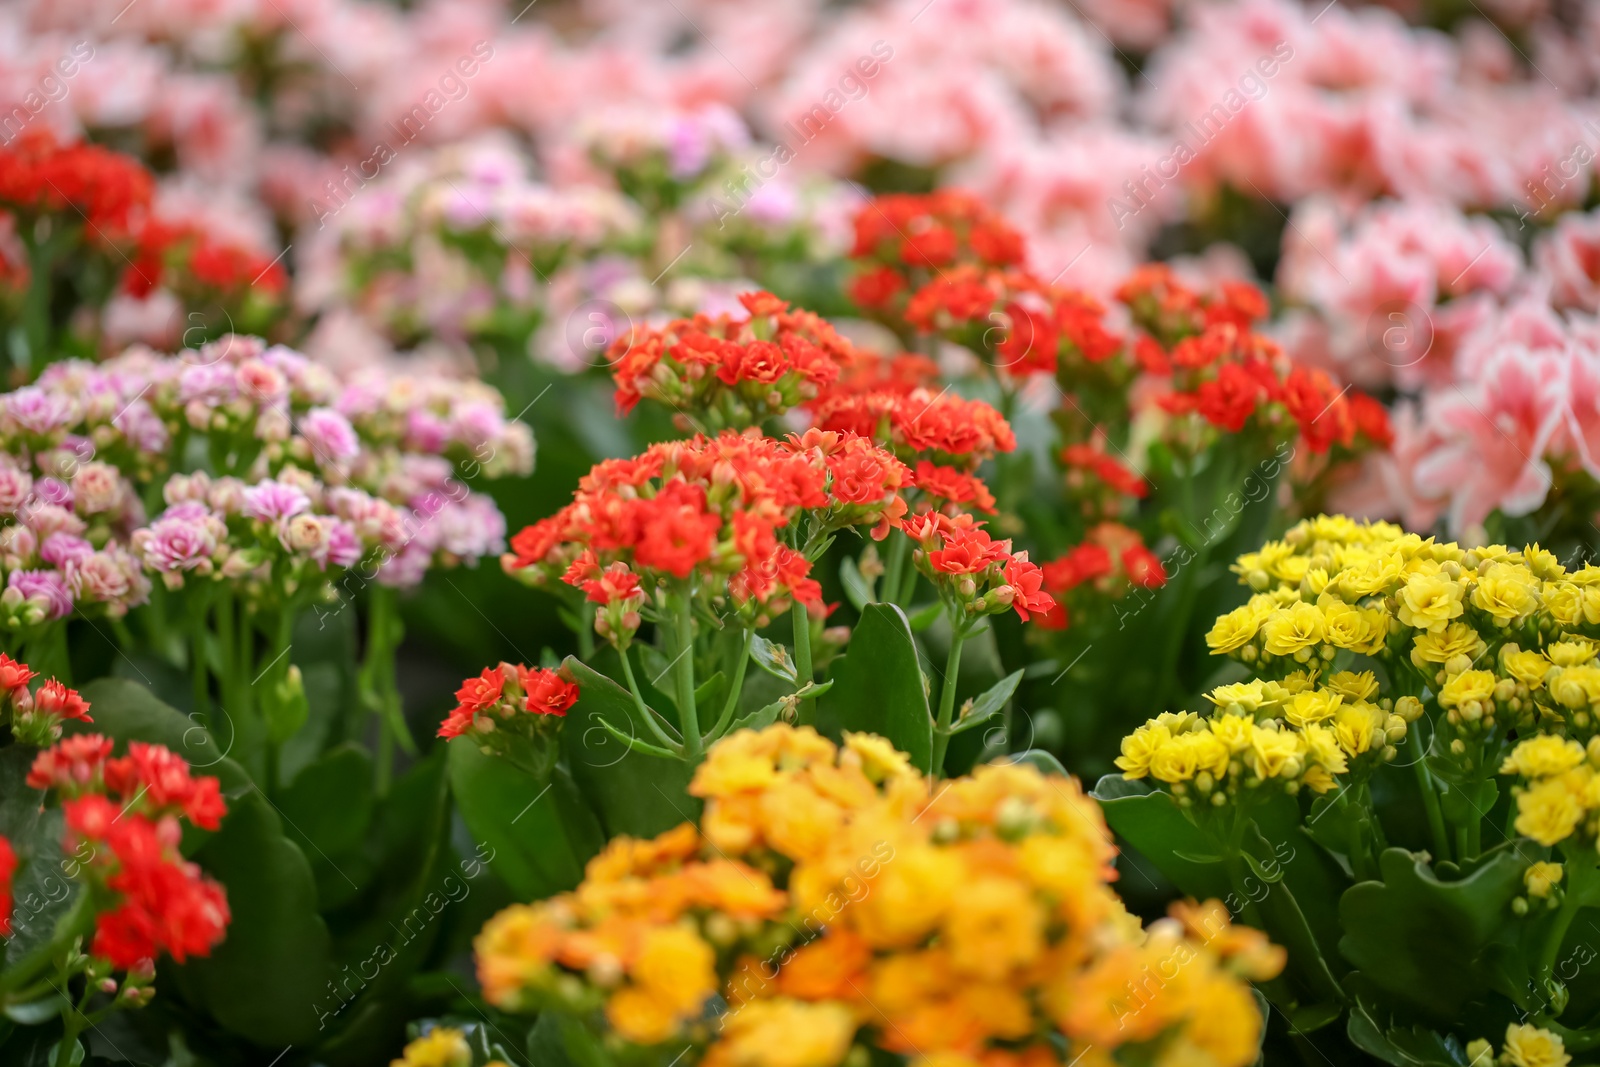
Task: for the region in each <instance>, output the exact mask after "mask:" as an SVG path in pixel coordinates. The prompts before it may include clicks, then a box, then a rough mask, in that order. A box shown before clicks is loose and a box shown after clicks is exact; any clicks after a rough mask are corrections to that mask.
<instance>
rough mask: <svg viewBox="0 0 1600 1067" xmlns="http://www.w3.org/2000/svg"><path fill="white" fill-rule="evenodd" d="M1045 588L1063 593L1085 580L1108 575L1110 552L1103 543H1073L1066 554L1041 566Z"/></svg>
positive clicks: (1110, 563)
mask: <svg viewBox="0 0 1600 1067" xmlns="http://www.w3.org/2000/svg"><path fill="white" fill-rule="evenodd" d="M1041 569H1042V570H1043V571H1044V584H1045V588H1047V589H1049V590H1050V591H1051V592H1054V593H1065V592H1068V591H1069V590H1072V589H1076V588H1077V587H1078V586H1080V585H1083V584H1084V583H1085V582H1092V581H1095V580H1097V579H1100V578H1104V577H1106V576H1107V575H1109V574H1110V573H1111V572H1112V570H1113V569H1114V565H1113V563H1112V559H1111V553H1110V552H1108V551H1106V547H1105V546H1104V545H1100V544H1095V543H1094V542H1092V541H1085V542H1083V543H1082V544H1080V545H1074V546H1073V547H1072V549H1071V550H1070V551H1068V552H1067V554H1066V555H1064V556H1062V557H1061V558H1060V559H1058V560H1054V561H1052V562H1050V563H1046V564H1045V565H1044V566H1043V568H1041Z"/></svg>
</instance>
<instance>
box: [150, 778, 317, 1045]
mask: <svg viewBox="0 0 1600 1067" xmlns="http://www.w3.org/2000/svg"><path fill="white" fill-rule="evenodd" d="M195 859H196V860H197V861H198V862H199V863H200V865H201V867H203V868H205V870H206V871H207V872H208V873H209V874H210V875H211V876H212V877H214V878H216V879H217V880H218V881H220V882H221V883H222V884H223V886H224V887H225V888H226V889H227V893H228V909H229V911H230V912H231V913H232V916H233V918H232V921H231V922H230V923H229V924H228V935H227V937H226V939H225V940H224V941H223V942H222V944H220V945H218V946H217V947H216V948H214V949H212V951H211V955H210V956H207V957H204V958H200V959H194V960H191V961H190V962H188V963H186V964H183V965H181V966H177V967H174V968H173V970H174V971H175V972H176V974H177V977H178V981H179V983H180V985H181V986H182V988H183V990H184V993H185V995H186V997H187V998H188V999H189V1000H191V1001H193V1002H195V1003H197V1004H200V1005H202V1006H204V1007H205V1008H206V1009H207V1010H209V1011H210V1013H211V1015H212V1016H213V1017H214V1018H215V1019H216V1020H217V1022H219V1023H221V1024H222V1025H223V1026H224V1027H226V1028H227V1029H229V1030H231V1031H233V1032H234V1033H236V1034H238V1035H240V1036H241V1037H244V1038H247V1039H248V1040H250V1041H254V1042H256V1043H257V1044H260V1045H276V1046H278V1047H280V1048H281V1047H282V1046H284V1045H303V1044H306V1043H309V1042H311V1041H313V1040H315V1039H316V1038H317V1037H318V1036H319V1034H318V1030H317V1015H316V1010H315V1008H314V1006H313V999H314V998H315V997H317V996H320V995H322V993H323V987H324V985H325V983H326V982H327V980H328V978H329V976H330V973H331V967H330V962H331V957H330V944H329V937H328V928H327V926H326V924H325V923H324V922H323V920H322V916H321V915H319V914H317V888H316V883H315V881H314V880H313V879H312V875H311V865H310V864H309V863H308V862H307V861H306V858H305V855H304V854H303V853H301V851H300V849H299V848H298V847H297V846H296V845H295V844H294V842H292V841H290V840H289V839H288V838H287V837H285V836H284V832H283V824H282V821H281V820H280V819H279V817H278V813H277V812H276V811H274V810H273V808H272V805H271V802H270V801H268V800H267V799H266V797H265V796H264V795H263V794H262V793H261V792H260V791H259V790H255V789H252V790H251V791H250V792H248V793H246V794H245V795H244V796H241V797H238V798H236V799H235V800H233V801H232V802H231V803H230V804H229V810H228V815H227V818H226V819H224V820H223V823H222V829H221V830H219V831H218V832H217V833H216V834H215V835H214V836H213V837H212V838H211V839H210V840H209V841H207V842H206V844H205V846H204V847H203V848H201V849H200V851H199V852H198V853H197V854H196V856H195Z"/></svg>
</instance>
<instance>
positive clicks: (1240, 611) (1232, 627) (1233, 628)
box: [1206, 604, 1261, 655]
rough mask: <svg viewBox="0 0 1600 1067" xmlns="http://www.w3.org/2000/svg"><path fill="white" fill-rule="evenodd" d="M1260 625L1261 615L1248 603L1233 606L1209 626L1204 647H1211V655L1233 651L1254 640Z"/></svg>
mask: <svg viewBox="0 0 1600 1067" xmlns="http://www.w3.org/2000/svg"><path fill="white" fill-rule="evenodd" d="M1260 626H1261V616H1260V613H1259V612H1257V611H1256V610H1255V609H1254V608H1252V607H1250V606H1249V605H1248V604H1246V605H1245V606H1244V607H1242V608H1234V609H1233V610H1232V611H1230V612H1228V613H1227V614H1226V615H1224V616H1222V617H1221V618H1219V619H1218V620H1217V621H1216V624H1215V625H1214V626H1212V627H1211V630H1210V632H1209V633H1207V634H1206V647H1208V648H1209V649H1211V652H1212V654H1213V655H1222V654H1224V653H1227V652H1233V651H1234V650H1236V649H1240V648H1243V647H1244V646H1245V645H1248V644H1249V643H1250V642H1251V641H1252V640H1254V639H1255V636H1256V630H1257V629H1259V628H1260Z"/></svg>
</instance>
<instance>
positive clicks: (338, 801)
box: [277, 743, 373, 861]
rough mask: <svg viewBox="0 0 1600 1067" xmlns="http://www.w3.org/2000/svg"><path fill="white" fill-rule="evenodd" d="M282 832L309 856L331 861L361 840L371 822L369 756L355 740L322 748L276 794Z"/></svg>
mask: <svg viewBox="0 0 1600 1067" xmlns="http://www.w3.org/2000/svg"><path fill="white" fill-rule="evenodd" d="M277 803H278V812H279V814H281V815H282V816H283V818H284V821H285V822H287V823H288V824H289V826H288V830H289V833H288V837H289V839H290V840H292V841H294V842H295V843H296V844H298V845H299V846H300V847H301V849H302V850H304V851H305V853H306V857H307V858H308V859H309V858H311V857H313V856H316V855H318V854H321V855H323V856H326V857H328V859H329V860H330V861H331V860H333V859H334V858H336V857H338V856H341V855H343V854H344V853H346V852H349V851H351V850H353V849H354V848H356V847H357V846H358V845H360V844H361V841H362V839H363V838H364V837H365V836H366V834H367V827H368V826H369V825H370V824H371V822H372V803H373V801H372V757H370V756H368V755H367V753H366V750H365V749H363V748H361V747H360V746H358V745H355V744H349V743H346V744H343V745H339V746H337V747H335V748H332V749H330V750H328V751H327V752H325V753H324V754H323V755H322V756H321V757H320V758H318V759H317V760H315V761H314V762H312V763H311V764H309V765H308V766H307V767H306V768H305V769H304V770H302V771H301V772H300V773H299V774H297V775H296V776H295V779H294V781H293V782H292V783H290V785H289V787H288V788H287V789H285V790H284V791H283V792H282V794H280V795H279V797H278V801H277Z"/></svg>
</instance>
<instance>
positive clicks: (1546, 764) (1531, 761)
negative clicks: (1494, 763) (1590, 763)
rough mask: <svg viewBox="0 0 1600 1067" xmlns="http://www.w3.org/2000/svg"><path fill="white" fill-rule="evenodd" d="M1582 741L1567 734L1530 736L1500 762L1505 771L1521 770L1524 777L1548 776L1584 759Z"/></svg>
mask: <svg viewBox="0 0 1600 1067" xmlns="http://www.w3.org/2000/svg"><path fill="white" fill-rule="evenodd" d="M1584 756H1585V752H1584V748H1583V746H1582V745H1580V744H1578V742H1576V741H1569V740H1567V739H1566V738H1563V737H1555V736H1553V735H1550V734H1541V735H1540V736H1538V737H1530V738H1529V739H1528V740H1526V741H1524V742H1522V743H1521V744H1519V745H1518V746H1517V747H1516V748H1514V749H1512V750H1511V755H1509V756H1507V757H1506V760H1505V762H1504V763H1502V764H1501V765H1500V773H1501V774H1520V775H1522V777H1524V778H1548V777H1551V776H1553V775H1557V774H1564V773H1565V772H1567V771H1570V770H1571V769H1572V768H1574V767H1576V766H1577V765H1578V764H1580V763H1582V762H1583V760H1584Z"/></svg>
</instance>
